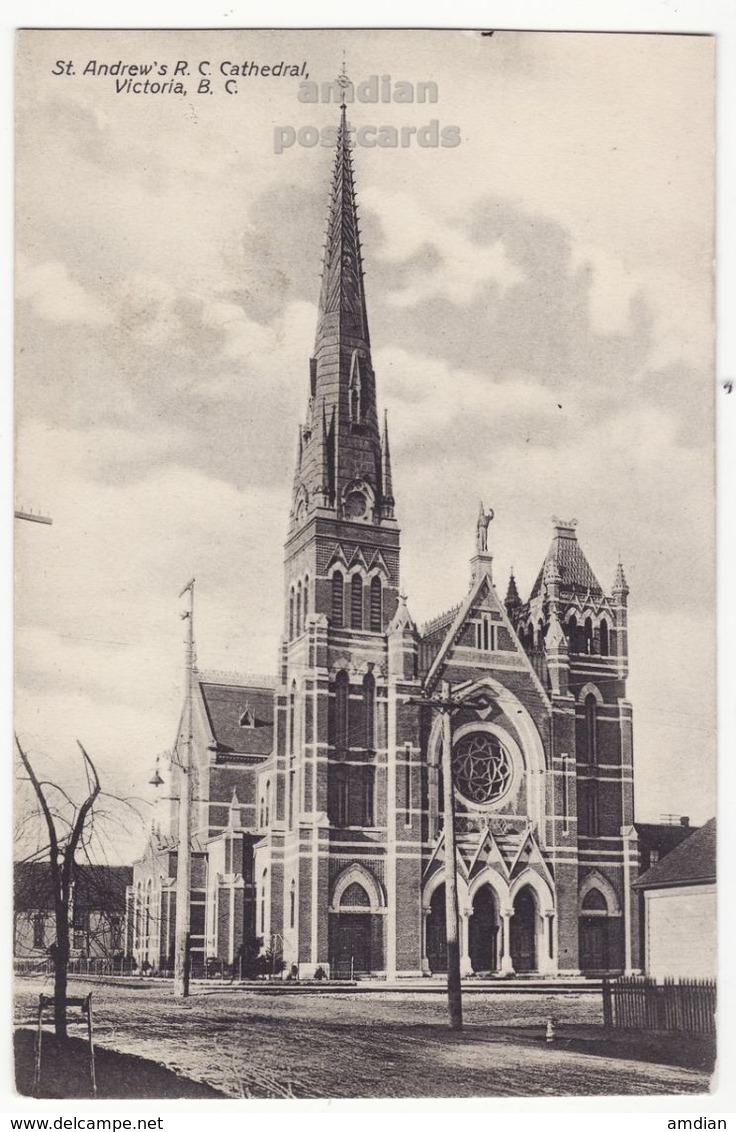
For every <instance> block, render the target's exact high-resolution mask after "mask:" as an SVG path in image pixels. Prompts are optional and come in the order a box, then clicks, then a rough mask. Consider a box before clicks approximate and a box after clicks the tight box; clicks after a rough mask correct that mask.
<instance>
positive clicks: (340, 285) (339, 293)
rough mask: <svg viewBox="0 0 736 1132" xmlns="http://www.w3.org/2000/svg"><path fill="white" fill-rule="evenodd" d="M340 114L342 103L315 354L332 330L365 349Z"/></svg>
mask: <svg viewBox="0 0 736 1132" xmlns="http://www.w3.org/2000/svg"><path fill="white" fill-rule="evenodd" d="M346 115H347V111H346V107H345V104H344V103H343V104H342V108H341V110H340V126H339V128H338V131H337V149H336V152H335V166H334V170H333V174H332V189H331V193H330V211H329V216H328V220H327V235H326V241H325V253H324V262H323V267H322V289H321V291H320V297H319V321H318V323H317V338H316V342H315V348H314V352H315V355H317V356H318V355H319V351H320V348H321V347H322V346H323V345H325V344H326V343H327V342H329V340H330V339H331V337H332V336H333V335H334V334H335V332H337V333H338V334H340V335H341V336H346V337H348V338H349V339H350V341H351V345H352V346H353V347H354V348H355V347H362V348H363V349H364V350H366V351H368V350H369V349H370V338H369V335H368V315H367V313H366V305H365V291H364V288H363V259H362V254H361V248H360V229H359V226H358V209H357V204H356V200H355V181H354V178H353V157H352V153H351V151H350V137H349V130H348V124H347V117H346Z"/></svg>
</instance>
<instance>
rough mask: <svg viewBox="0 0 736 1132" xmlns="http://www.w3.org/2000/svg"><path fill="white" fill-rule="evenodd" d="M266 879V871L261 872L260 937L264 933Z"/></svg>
mask: <svg viewBox="0 0 736 1132" xmlns="http://www.w3.org/2000/svg"><path fill="white" fill-rule="evenodd" d="M267 879H268V869H264V870H263V876H262V877H261V935H264V933H265V931H266V881H267Z"/></svg>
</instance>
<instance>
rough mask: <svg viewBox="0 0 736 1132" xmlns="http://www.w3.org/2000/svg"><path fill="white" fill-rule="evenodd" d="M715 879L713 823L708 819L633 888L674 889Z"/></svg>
mask: <svg viewBox="0 0 736 1132" xmlns="http://www.w3.org/2000/svg"><path fill="white" fill-rule="evenodd" d="M715 879H716V819H715V818H711V819H710V821H709V822H706V823H705V825H704V826H701V827H700V829H696V830H694V831H693V833H692V835H691V836H690V837H688V838H686V840H685V841H682V842H680V844H679V845H677V846H676V847H675V848H674V849H673V850H672V852H670V853H668V854H667V856H666V857H662V858H660V860H659V861H657V863H656V865H652V867H651V869H648V870H647V871H646V872H645V873H644V874H643V875H642V876H640V877H639V879H638V880H635V881H634V887H635V888H675V887H678V886H679V885H690V884H708V883H712V882H713V881H715Z"/></svg>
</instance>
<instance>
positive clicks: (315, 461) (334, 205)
mask: <svg viewBox="0 0 736 1132" xmlns="http://www.w3.org/2000/svg"><path fill="white" fill-rule="evenodd" d="M338 82H339V84H340V85H341V86H342V87H343V88H345V87H346V86H349V85H350V80H349V79H348V78H347V75H346V74H344V73H343V75H341V76H340V78H339V79H338ZM303 436H304V446H303V451H302V458H301V468H300V469H299V472H298V480H299V482H298V484H296V483H295V486H294V506H293V509H292V515H293V520H292V531H293V529H294V527H295V526H299V525H300V522H304V521H305V520H306V519H307V517H308V516H309V515H310V514H311V513H312V512H314V510H315V509H319V510H325V509H327V510H330V511H332V512H333V515H334V517H335V518H337V519H338V520H347V521H349V522H361V523H370V524H372V525H374V526H378V525H381V524H382V523H389V524H393V523H394V522H395V519H394V514H393V501H392V499H391V493H392V489H391V487H390V476H391V473H390V463H389V464H388V477H389V490H388V491H387V490H386V481H385V476H386V471H387V465H386V460H385V458H384V450H383V446H382V444H381V435H380V431H379V423H378V408H377V405H376V379H375V375H374V373H373V365H372V363H371V352H370V338H369V334H368V316H367V313H366V301H365V290H364V285H363V262H362V252H361V247H360V231H359V226H358V208H357V204H356V200H355V182H354V177H353V157H352V151H351V145H350V127H349V125H348V121H347V108H346V105H345V99H344V98H343V102H342V105H341V109H340V125H339V127H338V131H337V143H336V148H335V159H334V166H333V172H332V184H331V189H330V200H329V212H328V217H327V233H326V240H325V250H324V263H323V269H322V285H321V290H320V297H319V311H318V317H317V332H316V339H315V346H314V355H313V357H312V358H311V359H310V368H309V399H308V405H307V422H306V425H305V427H304V430H303ZM325 489H327V490H325ZM300 499H304V500H305V505H304V507H301V508H300V507H299V500H300ZM387 499H391V502H390V503H388V504H387ZM299 517H301V518H299Z"/></svg>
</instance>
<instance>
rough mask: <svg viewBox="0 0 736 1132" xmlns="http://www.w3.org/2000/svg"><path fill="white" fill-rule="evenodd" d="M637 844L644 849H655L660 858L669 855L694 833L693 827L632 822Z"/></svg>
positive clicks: (663, 823) (664, 823)
mask: <svg viewBox="0 0 736 1132" xmlns="http://www.w3.org/2000/svg"><path fill="white" fill-rule="evenodd" d="M634 829H635V830H636V836H637V837H638V839H639V843H640V844H641V845H642V846H644V848H646V849H656V850H657V852H658V853H659V855H660V857H664V856H665V855H666V854H667V853H671V852H672V850H673V849H675V848H676V846H678V845H679V844H680V843H681V842H682V841H685V839H686V838H688V837H691V836H692V835H693V833H695V829H696V827H695V826H691V825H683V824H680V823H678V824H677V825H673V824H671V823H669V824H668V823H666V822H659V823H658V822H638V821H637V822H634Z"/></svg>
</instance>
